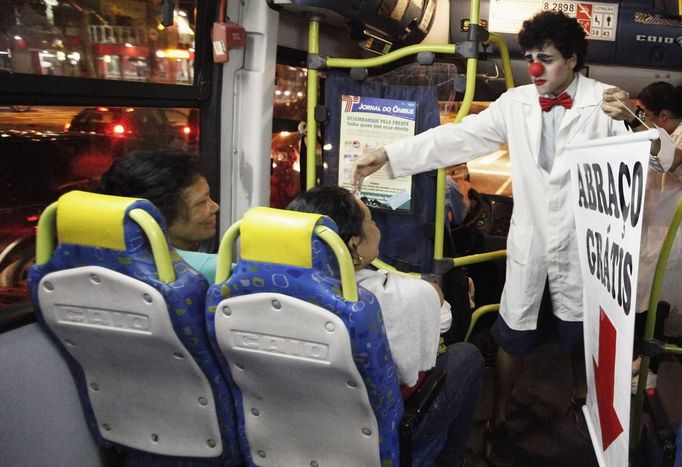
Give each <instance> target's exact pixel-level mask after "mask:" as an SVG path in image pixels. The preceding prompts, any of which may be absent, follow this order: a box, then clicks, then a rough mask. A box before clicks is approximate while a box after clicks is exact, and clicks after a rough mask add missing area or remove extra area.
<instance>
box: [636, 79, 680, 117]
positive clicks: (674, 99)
mask: <svg viewBox="0 0 682 467" xmlns="http://www.w3.org/2000/svg"><path fill="white" fill-rule="evenodd" d="M637 98H638V99H639V100H640V102H641V103H642V104H644V107H646V108H647V109H648V110H651V111H652V112H654V113H655V114H656V115H658V114H659V113H661V110H669V111H670V112H671V113H672V114H673V117H675V118H681V117H682V86H673V85H672V84H670V83H666V82H663V81H657V82H655V83H651V84H650V85H648V86H647V87H645V88H644V89H642V91H641V92H640V93H639V96H637Z"/></svg>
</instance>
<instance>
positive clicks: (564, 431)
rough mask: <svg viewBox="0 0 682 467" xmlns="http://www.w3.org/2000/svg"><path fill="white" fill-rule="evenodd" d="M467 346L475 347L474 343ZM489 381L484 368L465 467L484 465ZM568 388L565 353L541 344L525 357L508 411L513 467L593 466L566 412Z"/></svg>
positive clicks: (489, 370) (490, 372)
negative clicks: (513, 457) (514, 459)
mask: <svg viewBox="0 0 682 467" xmlns="http://www.w3.org/2000/svg"><path fill="white" fill-rule="evenodd" d="M472 342H473V343H477V342H476V339H472ZM479 348H480V346H479ZM487 360H488V359H487ZM494 379H495V368H494V367H486V373H485V379H484V382H483V391H482V394H481V397H480V399H479V402H478V406H477V408H476V416H475V420H474V425H473V427H472V430H471V434H470V435H469V441H468V444H467V451H466V459H465V460H466V465H467V466H469V467H484V466H487V465H488V464H487V463H486V461H485V458H484V452H485V448H484V443H485V431H486V421H487V419H488V418H489V417H490V414H491V413H492V400H493V387H494ZM572 387H573V382H572V377H571V364H570V357H569V354H568V353H566V352H565V351H563V350H562V349H561V348H560V347H559V346H558V345H557V344H544V345H542V346H540V347H538V348H537V349H536V350H535V351H534V352H532V353H531V354H530V355H528V356H527V357H526V360H525V362H524V368H523V371H522V373H521V376H520V378H519V382H518V383H517V385H516V388H515V391H514V394H513V396H512V399H511V400H510V402H509V406H508V412H507V414H508V415H507V423H508V426H509V428H510V431H511V444H512V447H513V449H514V456H515V458H516V466H517V467H527V466H528V467H534V466H538V467H548V466H552V467H569V466H570V467H575V466H580V467H592V466H595V467H596V466H598V462H597V459H596V457H595V454H594V451H593V449H592V443H591V441H590V439H589V437H588V436H586V435H585V434H583V433H581V428H580V427H579V425H578V423H577V422H576V419H575V417H574V416H573V414H571V413H568V412H569V411H568V408H569V406H570V402H571V394H572ZM583 423H584V422H583ZM584 429H585V430H586V427H585V428H584Z"/></svg>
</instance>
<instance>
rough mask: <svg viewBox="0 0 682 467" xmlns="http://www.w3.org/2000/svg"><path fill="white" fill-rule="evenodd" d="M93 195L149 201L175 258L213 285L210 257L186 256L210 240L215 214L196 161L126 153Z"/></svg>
mask: <svg viewBox="0 0 682 467" xmlns="http://www.w3.org/2000/svg"><path fill="white" fill-rule="evenodd" d="M97 191H98V192H99V193H103V194H107V195H116V196H129V197H133V198H145V199H148V200H149V201H151V202H152V203H153V204H154V205H155V206H156V207H157V208H158V209H159V211H160V212H161V214H162V215H163V217H164V220H165V221H166V225H167V227H168V235H169V237H170V241H171V243H172V244H173V246H174V247H175V248H176V251H177V252H178V254H179V255H180V256H181V257H182V259H184V260H185V261H187V263H189V265H190V266H192V267H193V268H194V269H196V270H197V271H199V272H201V273H202V274H203V275H204V276H205V277H206V278H207V279H208V281H209V282H210V283H212V282H214V279H215V267H216V255H213V254H207V253H199V252H196V251H192V250H196V249H197V248H198V246H199V242H201V241H202V240H208V239H210V238H212V237H214V236H215V234H216V226H217V224H216V213H217V212H218V209H219V208H220V206H218V203H216V202H215V201H213V200H212V199H211V196H210V195H209V186H208V183H207V182H206V178H205V177H204V176H203V175H202V173H201V170H200V168H199V159H198V158H197V156H195V155H193V154H191V153H188V152H185V151H180V150H176V149H155V150H144V151H135V152H132V153H131V154H129V155H128V156H126V157H124V158H122V159H119V160H117V161H115V162H114V163H113V164H112V165H111V167H110V168H109V170H108V171H107V172H106V173H104V175H102V179H101V181H100V184H99V186H98V188H97Z"/></svg>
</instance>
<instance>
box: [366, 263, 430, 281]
mask: <svg viewBox="0 0 682 467" xmlns="http://www.w3.org/2000/svg"><path fill="white" fill-rule="evenodd" d="M372 266H374V267H375V268H377V269H383V270H384V271H390V272H392V273H395V274H398V275H400V276H406V277H413V278H417V279H421V277H422V275H421V274H419V273H418V272H404V271H398V270H397V269H396V268H395V266H391V265H390V264H388V263H386V262H385V261H382V260H380V259H379V258H375V259H374V260H372Z"/></svg>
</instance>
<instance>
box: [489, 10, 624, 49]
mask: <svg viewBox="0 0 682 467" xmlns="http://www.w3.org/2000/svg"><path fill="white" fill-rule="evenodd" d="M540 11H563V12H564V14H566V15H567V16H570V17H572V18H575V19H577V20H578V22H579V23H580V24H581V25H582V27H583V29H585V32H586V33H587V38H588V39H591V40H599V41H615V40H616V27H617V23H618V4H617V3H599V2H574V1H558V2H552V1H544V0H491V2H490V18H489V22H490V31H492V32H506V33H512V34H516V33H517V32H519V30H520V29H521V24H522V23H523V21H524V20H526V19H528V18H530V17H531V16H533V15H534V14H535V13H538V12H540Z"/></svg>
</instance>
